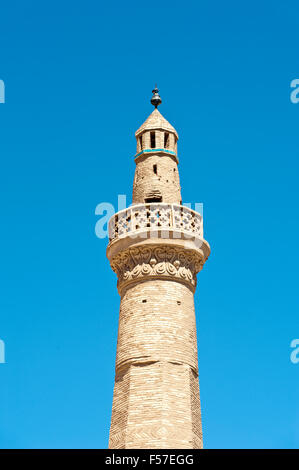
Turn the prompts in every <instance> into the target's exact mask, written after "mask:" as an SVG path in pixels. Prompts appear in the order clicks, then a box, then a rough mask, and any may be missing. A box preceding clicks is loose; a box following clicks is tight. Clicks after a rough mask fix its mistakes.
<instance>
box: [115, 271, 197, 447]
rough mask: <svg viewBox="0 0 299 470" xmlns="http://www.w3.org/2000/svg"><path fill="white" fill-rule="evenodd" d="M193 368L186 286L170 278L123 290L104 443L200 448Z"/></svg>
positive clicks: (189, 295)
mask: <svg viewBox="0 0 299 470" xmlns="http://www.w3.org/2000/svg"><path fill="white" fill-rule="evenodd" d="M197 371H198V369H197V343H196V326H195V313H194V300H193V293H192V292H191V290H190V289H189V288H188V287H186V286H185V285H182V284H179V283H177V282H173V281H170V280H169V281H164V280H154V281H148V282H144V283H140V284H137V285H135V286H133V287H132V288H130V289H128V290H127V291H126V292H125V294H124V296H123V297H122V299H121V306H120V316H119V334H118V343H117V357H116V383H115V390H114V399H113V412H112V424H111V433H110V436H111V437H110V444H109V446H110V447H115V448H122V447H126V448H142V447H144V448H161V447H162V448H177V447H178V448H193V447H194V446H196V447H201V442H202V435H201V423H200V402H199V390H198V378H197V373H198V372H197ZM194 420H197V421H198V422H197V423H194V422H193V421H194ZM124 440H125V442H124Z"/></svg>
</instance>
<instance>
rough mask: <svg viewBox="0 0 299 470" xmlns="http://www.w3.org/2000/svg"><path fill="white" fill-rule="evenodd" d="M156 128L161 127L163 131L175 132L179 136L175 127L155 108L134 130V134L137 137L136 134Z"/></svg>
mask: <svg viewBox="0 0 299 470" xmlns="http://www.w3.org/2000/svg"><path fill="white" fill-rule="evenodd" d="M156 129H162V130H163V131H168V132H172V133H173V134H175V136H176V138H177V139H178V138H179V136H178V134H177V131H176V130H175V128H174V127H173V126H172V125H171V124H169V122H168V121H166V119H165V118H164V117H163V116H162V114H161V113H160V111H158V109H157V108H156V109H154V111H153V112H152V114H150V115H149V117H148V118H147V120H146V121H145V122H144V123H143V124H142V126H140V127H139V129H138V130H137V131H136V132H135V136H136V137H138V135H139V134H141V133H142V132H144V131H149V130H156Z"/></svg>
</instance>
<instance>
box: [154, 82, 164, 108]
mask: <svg viewBox="0 0 299 470" xmlns="http://www.w3.org/2000/svg"><path fill="white" fill-rule="evenodd" d="M152 93H153V96H152V99H151V103H152V105H153V106H155V108H157V107H158V106H159V104H161V103H162V100H161V98H160V96H159V90H158V88H157V85H156V86H155V88H154V89H153V91H152Z"/></svg>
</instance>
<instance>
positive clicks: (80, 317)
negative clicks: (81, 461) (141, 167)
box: [0, 0, 299, 448]
mask: <svg viewBox="0 0 299 470" xmlns="http://www.w3.org/2000/svg"><path fill="white" fill-rule="evenodd" d="M0 16H1V18H0V51H1V52H0V79H2V80H4V81H5V84H6V103H5V104H1V105H0V155H1V172H0V187H1V199H0V213H1V231H0V240H1V243H0V251H1V275H0V285H1V295H0V339H2V340H4V341H5V344H6V364H0V447H1V448H103V447H107V443H108V434H109V426H110V414H111V405H112V393H113V383H114V361H115V351H116V339H117V325H118V308H119V296H118V293H117V290H116V276H115V274H114V273H113V272H112V271H111V269H110V267H109V263H108V260H107V259H106V256H105V250H106V244H107V240H100V239H98V238H97V237H96V236H95V233H94V227H95V224H96V222H97V220H98V216H96V215H95V213H94V211H95V207H96V206H97V204H99V203H100V202H104V201H107V202H110V203H112V204H114V205H116V204H117V195H118V194H127V195H128V202H129V203H130V202H131V190H132V182H133V176H134V166H135V164H134V160H133V155H134V153H135V138H134V132H135V130H136V129H137V128H138V127H139V126H140V125H141V123H142V122H143V121H144V120H145V119H146V117H147V116H148V115H149V113H150V112H151V111H152V106H151V105H150V103H149V100H150V97H151V90H152V88H153V86H154V84H155V82H157V83H158V86H159V89H160V93H161V96H162V99H163V104H162V106H161V107H160V111H161V112H162V114H163V115H164V116H165V117H166V118H167V119H168V120H169V121H170V122H171V123H172V124H173V125H174V126H175V127H176V129H177V131H178V133H179V136H180V141H179V158H180V166H179V171H180V177H181V184H182V194H183V201H184V202H192V203H195V202H203V203H204V221H205V237H206V239H207V240H208V241H209V242H210V245H211V249H212V253H211V256H210V259H209V261H208V262H207V264H206V265H205V267H204V269H203V271H202V272H201V273H200V276H199V282H198V290H197V293H196V311H197V325H198V343H199V356H200V362H199V368H200V387H201V399H202V414H203V431H204V445H205V447H206V448H219V447H220V448H234V447H236V448H239V447H243V448H252V447H254V448H259V447H262V448H263V447H265V448H278V447H282V448H298V447H299V401H298V387H299V364H292V363H291V361H290V353H291V349H290V342H291V340H292V339H294V338H299V316H298V312H299V299H298V264H299V252H298V236H299V222H298V203H299V197H298V170H299V163H298V161H299V160H298V156H299V155H298V148H299V147H298V123H299V103H298V104H297V105H295V104H292V103H291V101H290V92H291V88H290V82H291V80H293V79H295V78H299V60H298V57H299V56H298V46H299V41H298V30H299V28H298V26H299V25H298V23H299V7H298V3H297V2H296V1H295V0H293V1H292V0H291V1H289V2H287V3H283V2H281V1H278V0H271V1H263V2H260V1H257V0H253V1H251V2H245V3H244V2H239V1H231V0H228V1H226V2H220V1H218V2H210V3H209V2H203V1H188V0H187V1H185V2H181V1H176V0H172V1H160V2H159V3H144V2H143V3H142V2H135V1H128V2H120V1H115V2H113V3H110V4H108V2H99V1H89V0H86V1H85V2H78V1H72V2H67V1H59V2H58V1H57V0H53V1H51V2H47V3H45V2H37V1H30V0H29V1H26V2H21V1H13V0H12V1H11V2H2V3H1V12H0Z"/></svg>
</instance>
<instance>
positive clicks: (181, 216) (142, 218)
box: [108, 203, 203, 243]
mask: <svg viewBox="0 0 299 470" xmlns="http://www.w3.org/2000/svg"><path fill="white" fill-rule="evenodd" d="M108 231H109V241H110V243H112V242H113V241H115V240H118V239H122V238H126V237H132V238H136V237H139V236H140V237H141V238H160V237H161V238H184V239H186V238H187V239H190V238H191V239H203V219H202V216H201V215H200V214H199V213H198V212H195V211H193V210H192V209H189V208H188V207H185V206H181V205H178V204H163V203H151V204H137V205H134V206H132V207H129V208H127V209H124V210H122V211H120V212H117V213H116V214H115V215H114V216H112V217H111V219H110V220H109V224H108Z"/></svg>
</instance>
